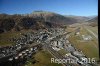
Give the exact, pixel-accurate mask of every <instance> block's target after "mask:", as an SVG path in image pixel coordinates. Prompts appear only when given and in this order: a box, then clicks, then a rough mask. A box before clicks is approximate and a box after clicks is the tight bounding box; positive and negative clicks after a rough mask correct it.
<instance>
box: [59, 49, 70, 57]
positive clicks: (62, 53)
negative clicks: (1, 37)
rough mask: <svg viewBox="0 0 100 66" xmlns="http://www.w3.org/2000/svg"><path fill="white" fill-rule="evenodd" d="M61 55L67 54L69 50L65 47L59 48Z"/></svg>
mask: <svg viewBox="0 0 100 66" xmlns="http://www.w3.org/2000/svg"><path fill="white" fill-rule="evenodd" d="M58 52H59V53H60V54H61V55H63V56H64V55H65V54H67V53H69V52H68V51H66V50H65V49H61V50H59V51H58Z"/></svg>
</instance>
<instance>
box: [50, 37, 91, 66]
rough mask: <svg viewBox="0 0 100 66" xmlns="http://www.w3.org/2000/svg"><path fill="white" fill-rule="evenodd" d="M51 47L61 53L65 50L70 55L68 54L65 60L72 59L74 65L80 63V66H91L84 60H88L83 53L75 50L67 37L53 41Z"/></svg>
mask: <svg viewBox="0 0 100 66" xmlns="http://www.w3.org/2000/svg"><path fill="white" fill-rule="evenodd" d="M51 47H52V49H54V50H55V51H59V50H61V49H65V50H66V51H68V52H69V53H66V55H65V58H67V59H71V62H72V63H76V64H77V63H78V64H80V65H84V66H85V65H87V66H91V65H90V64H89V63H87V62H85V61H87V60H84V59H85V58H87V57H86V56H85V55H84V54H83V52H82V51H80V50H78V49H77V48H75V47H74V46H73V45H72V44H71V43H70V42H69V40H68V37H67V36H62V37H61V38H58V39H55V40H52V41H51Z"/></svg>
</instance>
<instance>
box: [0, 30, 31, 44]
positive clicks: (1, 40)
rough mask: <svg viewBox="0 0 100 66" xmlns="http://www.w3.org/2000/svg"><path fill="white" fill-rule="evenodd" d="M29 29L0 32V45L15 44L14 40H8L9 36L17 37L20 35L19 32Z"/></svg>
mask: <svg viewBox="0 0 100 66" xmlns="http://www.w3.org/2000/svg"><path fill="white" fill-rule="evenodd" d="M29 31H31V30H23V31H17V32H16V31H13V32H6V33H2V34H0V46H9V45H12V44H15V43H14V42H12V41H10V39H11V38H18V37H20V36H21V33H26V32H29Z"/></svg>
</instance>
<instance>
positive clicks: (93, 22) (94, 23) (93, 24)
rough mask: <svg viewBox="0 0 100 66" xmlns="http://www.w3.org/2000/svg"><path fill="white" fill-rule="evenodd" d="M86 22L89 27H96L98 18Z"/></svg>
mask: <svg viewBox="0 0 100 66" xmlns="http://www.w3.org/2000/svg"><path fill="white" fill-rule="evenodd" d="M87 22H88V23H89V25H90V26H93V27H95V26H98V16H96V17H94V18H92V19H90V20H88V21H87Z"/></svg>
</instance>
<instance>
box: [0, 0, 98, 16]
mask: <svg viewBox="0 0 100 66" xmlns="http://www.w3.org/2000/svg"><path fill="white" fill-rule="evenodd" d="M36 10H44V11H51V12H56V13H59V14H63V15H79V16H91V15H97V14H98V0H0V13H7V14H26V13H31V12H33V11H36Z"/></svg>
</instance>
